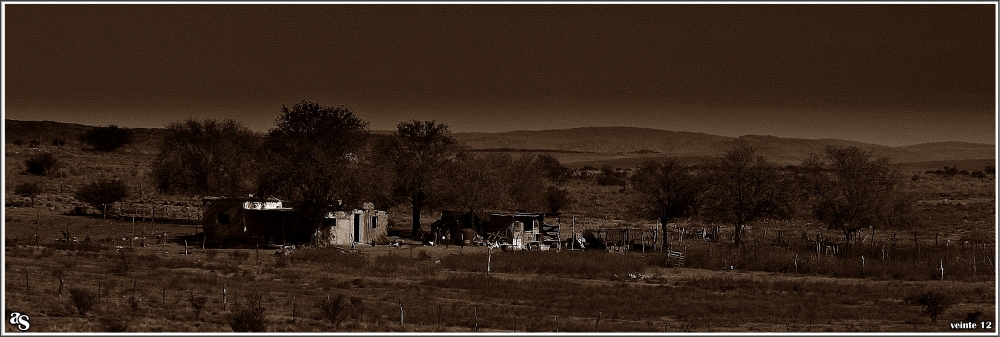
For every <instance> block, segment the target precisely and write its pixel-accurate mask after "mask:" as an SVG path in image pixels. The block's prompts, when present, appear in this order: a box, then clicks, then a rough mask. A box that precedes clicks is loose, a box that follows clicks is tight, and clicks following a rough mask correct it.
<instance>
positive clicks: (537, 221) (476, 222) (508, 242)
mask: <svg viewBox="0 0 1000 337" xmlns="http://www.w3.org/2000/svg"><path fill="white" fill-rule="evenodd" d="M546 215H550V214H545V213H514V214H501V213H490V214H488V215H486V214H475V213H472V212H467V213H458V212H452V211H444V212H442V213H441V219H440V220H438V221H435V222H434V223H433V224H431V233H432V234H433V235H434V237H435V239H439V240H442V241H450V242H454V243H455V244H468V243H470V242H471V240H474V239H475V238H474V237H476V236H478V237H479V238H481V239H485V240H486V241H495V242H498V243H499V244H500V245H502V246H509V247H511V248H513V249H534V248H537V249H542V250H545V249H548V248H549V247H550V246H551V245H553V244H558V243H559V226H558V225H550V224H546V223H545V216H546Z"/></svg>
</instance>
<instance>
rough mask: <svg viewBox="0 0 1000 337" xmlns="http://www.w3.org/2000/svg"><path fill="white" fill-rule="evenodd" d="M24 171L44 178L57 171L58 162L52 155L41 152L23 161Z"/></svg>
mask: <svg viewBox="0 0 1000 337" xmlns="http://www.w3.org/2000/svg"><path fill="white" fill-rule="evenodd" d="M24 166H25V170H26V171H27V172H28V173H29V174H32V175H36V176H46V175H50V174H54V173H56V171H58V170H59V166H60V163H59V160H58V159H56V156H55V155H54V154H51V153H49V152H42V153H39V154H36V155H34V156H31V157H30V158H28V159H26V160H25V161H24Z"/></svg>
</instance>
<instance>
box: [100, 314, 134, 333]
mask: <svg viewBox="0 0 1000 337" xmlns="http://www.w3.org/2000/svg"><path fill="white" fill-rule="evenodd" d="M98 322H100V323H101V325H102V326H103V327H104V330H105V331H107V332H125V331H128V327H129V326H130V325H132V316H131V315H129V314H128V313H127V312H125V311H124V310H115V311H110V312H107V313H105V314H104V315H102V316H101V317H100V318H98Z"/></svg>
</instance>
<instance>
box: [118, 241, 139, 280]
mask: <svg viewBox="0 0 1000 337" xmlns="http://www.w3.org/2000/svg"><path fill="white" fill-rule="evenodd" d="M133 261H135V250H134V249H132V248H128V247H125V248H120V249H118V253H117V254H116V259H115V269H114V272H115V274H118V275H121V276H128V271H129V270H130V269H132V262H133Z"/></svg>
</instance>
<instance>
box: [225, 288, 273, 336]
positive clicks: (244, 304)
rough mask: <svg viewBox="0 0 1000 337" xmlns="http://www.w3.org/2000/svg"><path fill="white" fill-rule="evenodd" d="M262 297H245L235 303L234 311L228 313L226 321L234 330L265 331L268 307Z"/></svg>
mask: <svg viewBox="0 0 1000 337" xmlns="http://www.w3.org/2000/svg"><path fill="white" fill-rule="evenodd" d="M261 301H262V297H260V296H258V297H257V298H256V299H254V298H249V297H244V298H243V299H242V300H241V301H240V302H238V303H237V304H236V305H234V308H233V310H232V311H230V312H229V313H228V314H227V315H226V322H227V323H229V327H230V328H231V329H233V332H264V331H266V329H267V323H266V322H265V320H264V312H265V311H266V308H265V307H264V306H263V304H262V303H261Z"/></svg>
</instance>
